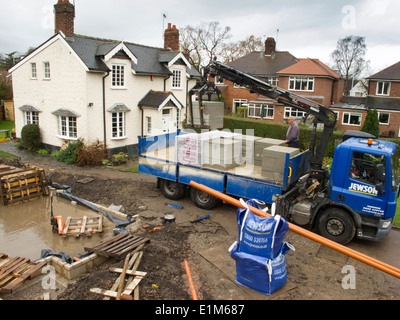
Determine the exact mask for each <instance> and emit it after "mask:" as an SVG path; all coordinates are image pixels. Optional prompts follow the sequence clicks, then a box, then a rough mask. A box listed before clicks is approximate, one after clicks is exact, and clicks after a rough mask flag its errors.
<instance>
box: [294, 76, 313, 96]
mask: <svg viewBox="0 0 400 320" xmlns="http://www.w3.org/2000/svg"><path fill="white" fill-rule="evenodd" d="M298 84H299V86H298ZM304 84H305V87H306V89H303V88H304ZM310 84H311V85H312V89H310ZM314 86H315V78H313V77H289V90H291V91H303V92H314Z"/></svg>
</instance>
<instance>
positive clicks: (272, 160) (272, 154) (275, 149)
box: [261, 146, 300, 182]
mask: <svg viewBox="0 0 400 320" xmlns="http://www.w3.org/2000/svg"><path fill="white" fill-rule="evenodd" d="M299 153H300V151H299V149H297V148H289V147H284V146H271V147H268V148H265V149H264V150H263V156H262V169H261V175H262V176H263V177H264V178H266V179H267V180H271V181H278V182H283V180H284V171H285V163H286V156H287V154H289V159H290V158H292V157H294V156H296V155H298V154H299Z"/></svg>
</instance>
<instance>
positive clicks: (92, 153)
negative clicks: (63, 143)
mask: <svg viewBox="0 0 400 320" xmlns="http://www.w3.org/2000/svg"><path fill="white" fill-rule="evenodd" d="M104 157H105V150H104V144H103V143H101V142H100V141H99V140H96V141H95V142H93V143H92V144H91V145H86V144H82V146H81V147H80V149H79V151H78V158H77V160H76V165H77V166H79V167H84V166H97V165H99V164H101V162H102V160H103V159H104Z"/></svg>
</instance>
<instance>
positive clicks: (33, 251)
mask: <svg viewBox="0 0 400 320" xmlns="http://www.w3.org/2000/svg"><path fill="white" fill-rule="evenodd" d="M53 214H54V216H62V217H63V219H64V221H66V219H67V217H72V218H78V217H83V216H87V217H98V216H99V215H98V213H96V212H95V211H93V210H91V209H88V208H86V207H84V206H81V205H76V204H72V203H71V202H70V201H68V200H65V199H62V198H59V197H57V196H54V197H53ZM50 217H51V200H50V197H43V198H42V199H38V200H34V201H31V202H28V203H24V204H20V205H17V206H13V207H7V206H1V205H0V253H4V254H7V255H8V256H11V257H24V258H29V259H31V260H33V261H34V260H37V259H39V258H40V255H41V251H42V250H43V249H50V250H54V251H61V252H65V253H67V254H68V255H70V256H71V257H72V256H76V255H78V254H80V253H85V250H84V247H85V246H86V247H87V246H92V245H94V244H96V243H98V242H99V241H102V240H106V239H108V238H109V237H110V236H112V231H113V228H114V224H113V223H112V222H111V221H110V220H109V219H107V218H104V227H103V232H102V233H97V234H93V235H92V236H86V235H81V236H80V237H74V236H63V235H59V234H56V233H53V231H52V226H51V224H50Z"/></svg>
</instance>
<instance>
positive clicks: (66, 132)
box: [58, 116, 78, 138]
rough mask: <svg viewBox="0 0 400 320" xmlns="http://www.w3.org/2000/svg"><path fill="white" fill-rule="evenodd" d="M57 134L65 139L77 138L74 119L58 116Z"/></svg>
mask: <svg viewBox="0 0 400 320" xmlns="http://www.w3.org/2000/svg"><path fill="white" fill-rule="evenodd" d="M58 134H59V135H60V136H62V137H65V138H77V137H78V130H77V126H76V117H71V116H59V117H58Z"/></svg>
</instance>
